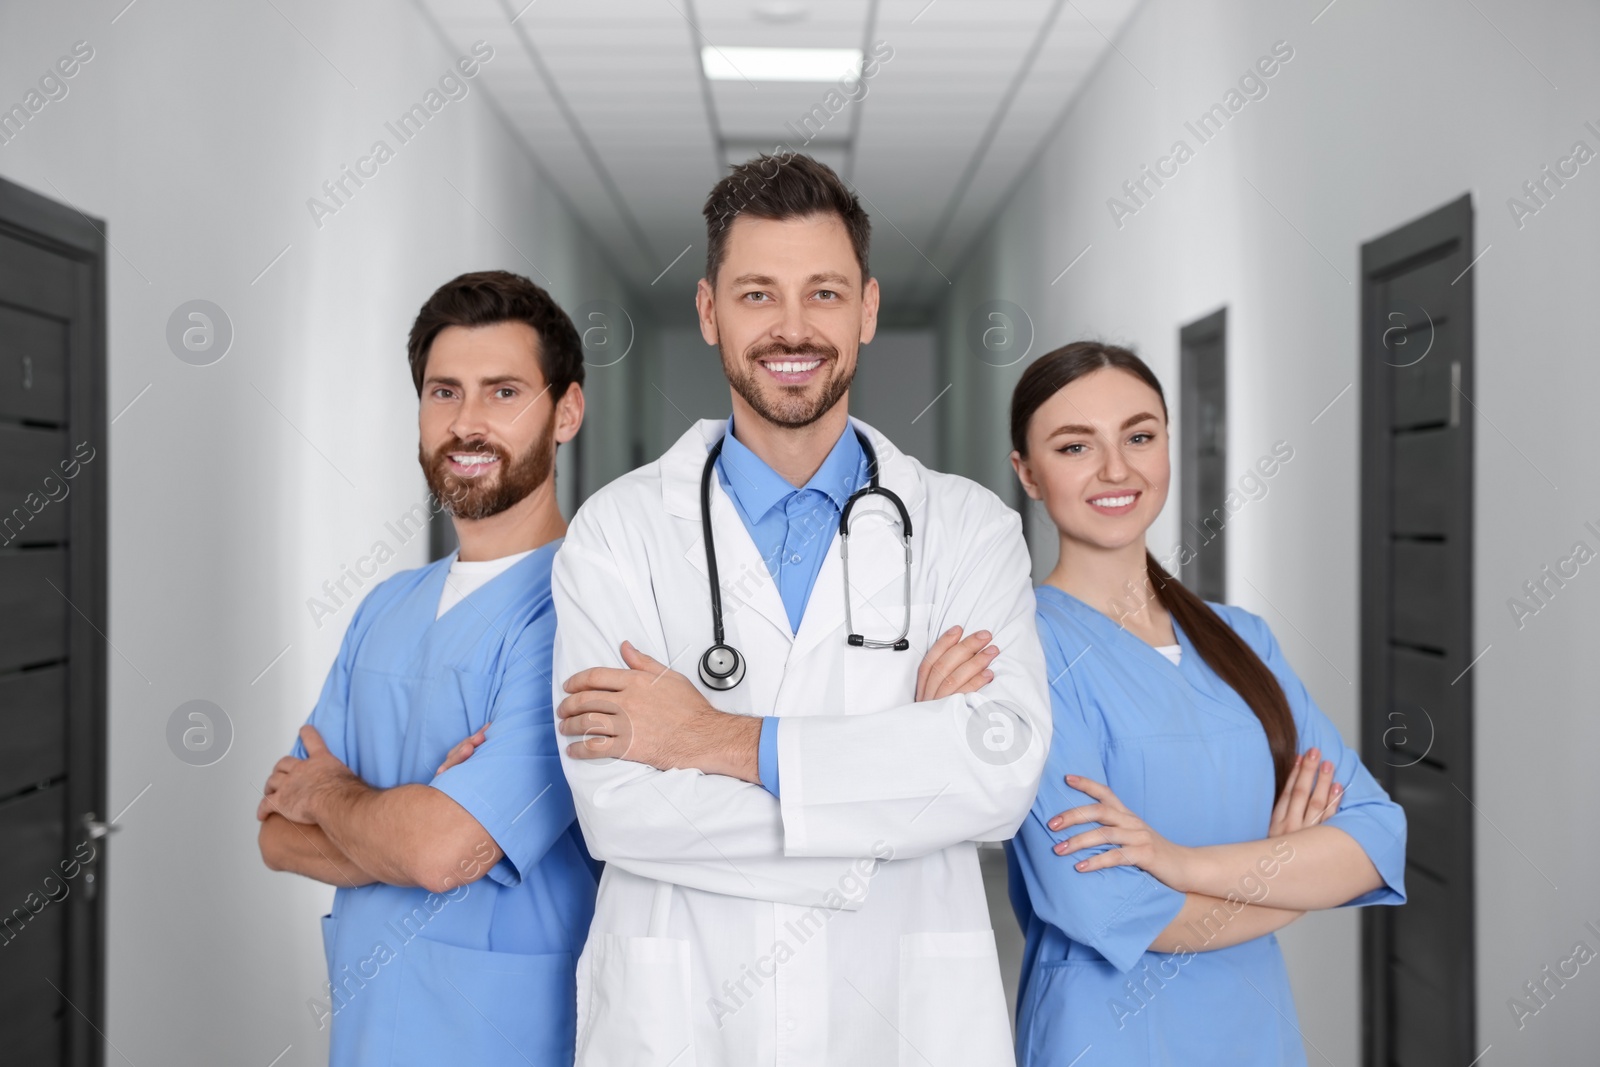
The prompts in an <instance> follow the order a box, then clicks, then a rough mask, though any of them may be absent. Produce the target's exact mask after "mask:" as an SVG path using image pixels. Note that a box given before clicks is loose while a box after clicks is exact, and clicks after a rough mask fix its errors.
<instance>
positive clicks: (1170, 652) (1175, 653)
mask: <svg viewBox="0 0 1600 1067" xmlns="http://www.w3.org/2000/svg"><path fill="white" fill-rule="evenodd" d="M1154 648H1155V650H1156V651H1157V652H1159V653H1161V654H1162V655H1163V656H1165V657H1167V658H1168V659H1169V660H1171V661H1172V665H1173V666H1174V667H1176V666H1177V665H1178V661H1179V660H1180V659H1182V658H1183V646H1182V645H1155V646H1154Z"/></svg>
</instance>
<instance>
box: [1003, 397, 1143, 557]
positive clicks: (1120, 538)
mask: <svg viewBox="0 0 1600 1067" xmlns="http://www.w3.org/2000/svg"><path fill="white" fill-rule="evenodd" d="M1167 444H1168V437H1167V420H1166V414H1165V410H1164V408H1163V405H1162V403H1161V397H1160V396H1159V395H1157V393H1156V391H1155V390H1154V389H1152V388H1150V387H1149V386H1148V385H1146V384H1145V383H1144V382H1142V381H1140V380H1139V379H1138V378H1137V377H1135V376H1134V375H1132V374H1130V373H1128V372H1127V371H1123V370H1118V369H1116V368H1113V367H1106V368H1102V369H1100V370H1096V371H1091V372H1090V373H1088V374H1085V375H1084V376H1083V377H1081V378H1078V379H1076V380H1075V381H1073V382H1071V383H1070V384H1068V385H1066V386H1064V387H1063V388H1061V389H1059V390H1057V391H1056V393H1055V394H1054V395H1053V396H1051V397H1050V398H1049V399H1048V400H1046V401H1045V402H1044V403H1043V404H1042V405H1041V406H1040V407H1039V409H1038V410H1037V411H1036V412H1034V415H1033V418H1032V419H1031V420H1030V421H1029V423H1028V455H1027V457H1026V458H1021V457H1016V455H1015V453H1013V457H1014V459H1013V462H1014V464H1016V466H1017V468H1018V475H1019V476H1020V477H1021V478H1022V483H1023V486H1024V487H1025V488H1026V489H1027V491H1028V495H1029V496H1031V497H1032V498H1033V499H1035V500H1039V501H1042V502H1043V503H1044V506H1045V510H1047V511H1048V512H1049V513H1050V518H1051V519H1052V520H1054V522H1055V524H1056V528H1057V529H1059V530H1060V531H1061V534H1062V536H1063V537H1064V538H1065V539H1067V540H1069V541H1074V542H1077V543H1079V544H1081V545H1084V546H1086V547H1092V548H1095V549H1100V550H1105V551H1114V550H1118V549H1123V548H1126V547H1128V546H1130V545H1134V544H1137V545H1139V546H1141V547H1142V546H1143V545H1144V536H1145V531H1146V530H1148V529H1149V528H1150V524H1151V523H1153V522H1154V521H1155V518H1156V516H1157V515H1159V514H1160V513H1161V508H1162V506H1163V505H1164V504H1166V501H1167V487H1168V484H1169V483H1170V482H1171V479H1172V467H1171V465H1170V462H1169V459H1168V456H1167Z"/></svg>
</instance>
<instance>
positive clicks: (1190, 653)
mask: <svg viewBox="0 0 1600 1067" xmlns="http://www.w3.org/2000/svg"><path fill="white" fill-rule="evenodd" d="M1041 589H1048V590H1050V592H1052V593H1054V594H1056V596H1058V597H1059V598H1061V600H1063V601H1064V602H1065V603H1066V606H1067V608H1068V609H1069V610H1071V611H1073V612H1074V613H1075V614H1077V615H1080V616H1083V615H1088V616H1090V617H1092V618H1093V620H1094V621H1093V622H1092V623H1091V625H1093V626H1095V627H1096V628H1097V629H1100V630H1108V629H1109V630H1112V631H1114V632H1115V633H1117V634H1120V635H1121V636H1122V637H1124V638H1126V639H1127V640H1129V641H1132V642H1133V643H1134V644H1136V645H1138V646H1139V647H1140V648H1142V649H1144V650H1145V654H1146V655H1148V656H1153V657H1154V658H1155V659H1157V660H1159V661H1160V662H1161V667H1162V669H1165V670H1170V671H1174V672H1176V673H1177V675H1178V677H1179V678H1182V679H1183V680H1184V682H1185V683H1187V684H1188V685H1189V686H1190V687H1191V688H1194V689H1198V688H1199V686H1197V685H1195V682H1194V679H1193V678H1191V677H1190V676H1189V673H1188V670H1187V669H1186V667H1185V665H1186V664H1190V663H1192V662H1193V661H1194V660H1195V659H1196V658H1197V657H1198V656H1199V653H1198V652H1196V651H1195V650H1194V645H1193V643H1192V642H1190V640H1189V635H1188V634H1186V633H1184V632H1183V627H1182V626H1179V625H1178V620H1177V619H1176V618H1174V619H1173V620H1172V633H1173V636H1174V637H1176V638H1177V641H1178V647H1179V648H1181V649H1182V650H1183V654H1182V655H1181V656H1179V657H1178V662H1177V663H1174V662H1172V661H1171V660H1170V659H1168V658H1167V657H1166V656H1165V655H1163V654H1162V652H1161V650H1160V649H1158V648H1157V647H1156V646H1155V645H1152V644H1151V643H1150V642H1148V641H1146V640H1145V639H1144V638H1142V637H1139V636H1137V635H1136V634H1133V633H1130V632H1129V631H1128V628H1127V627H1126V626H1123V625H1121V624H1120V623H1117V622H1115V621H1114V620H1113V619H1112V618H1111V616H1109V615H1107V614H1106V613H1105V612H1103V611H1100V610H1099V609H1098V608H1095V607H1092V606H1091V605H1089V604H1088V603H1086V602H1084V601H1082V600H1080V599H1078V598H1077V597H1075V596H1073V595H1072V594H1071V593H1069V592H1067V591H1066V590H1065V589H1062V588H1061V587H1060V586H1055V585H1051V584H1049V583H1048V582H1045V583H1042V584H1040V585H1038V586H1036V587H1035V589H1034V592H1035V595H1037V594H1038V591H1039V590H1041Z"/></svg>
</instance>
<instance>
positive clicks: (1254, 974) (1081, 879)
mask: <svg viewBox="0 0 1600 1067" xmlns="http://www.w3.org/2000/svg"><path fill="white" fill-rule="evenodd" d="M1036 592H1037V597H1038V620H1039V636H1040V639H1041V641H1042V642H1043V644H1044V650H1045V664H1046V669H1047V671H1048V676H1049V678H1050V679H1051V685H1050V692H1051V704H1052V712H1053V715H1054V721H1055V733H1054V736H1053V737H1052V740H1051V744H1050V754H1049V757H1048V759H1047V761H1046V764H1045V769H1044V775H1043V778H1042V780H1041V782H1040V786H1039V797H1038V799H1037V800H1036V801H1035V803H1034V805H1033V810H1032V811H1031V812H1030V813H1029V815H1028V818H1027V819H1026V820H1025V821H1024V822H1023V824H1022V828H1021V829H1020V830H1019V831H1018V834H1017V836H1016V838H1015V839H1014V840H1013V841H1011V842H1009V843H1008V844H1007V846H1006V853H1007V859H1008V862H1009V866H1010V873H1011V901H1012V906H1013V908H1014V909H1015V911H1016V913H1017V919H1018V921H1019V922H1020V923H1021V924H1022V927H1023V930H1024V931H1025V933H1026V936H1027V944H1026V948H1025V950H1024V955H1023V971H1022V983H1021V987H1020V989H1019V992H1018V1007H1017V1060H1018V1063H1019V1064H1022V1065H1023V1067H1046V1065H1049V1067H1066V1065H1067V1064H1070V1063H1073V1062H1074V1060H1075V1058H1076V1057H1077V1056H1079V1055H1080V1054H1081V1053H1082V1052H1083V1051H1084V1050H1085V1048H1086V1047H1087V1046H1093V1050H1094V1051H1093V1053H1092V1054H1091V1055H1090V1056H1089V1057H1087V1058H1085V1060H1084V1061H1083V1064H1088V1063H1091V1062H1092V1063H1094V1064H1096V1065H1124V1064H1129V1065H1131V1064H1165V1063H1182V1064H1186V1065H1194V1064H1216V1065H1218V1067H1222V1065H1226V1067H1252V1065H1259V1067H1283V1065H1285V1064H1304V1063H1305V1062H1306V1059H1305V1051H1304V1047H1303V1045H1302V1043H1301V1037H1300V1033H1299V1030H1298V1023H1297V1021H1296V1016H1295V1009H1294V998H1293V995H1292V994H1291V992H1290V989H1289V977H1288V973H1287V971H1286V970H1285V968H1284V963H1283V956H1282V953H1281V952H1280V951H1279V949H1278V939H1277V937H1276V936H1271V935H1269V936H1267V937H1262V938H1256V939H1255V940H1252V941H1247V942H1245V943H1243V944H1239V945H1235V946H1233V947H1230V948H1223V949H1217V950H1214V951H1193V952H1188V953H1171V954H1169V953H1161V952H1150V951H1147V949H1148V947H1149V944H1150V942H1151V941H1153V940H1155V938H1156V936H1157V935H1158V934H1160V933H1161V931H1163V930H1164V929H1166V927H1167V926H1168V925H1169V924H1170V923H1171V922H1172V920H1173V919H1174V918H1175V917H1176V916H1177V914H1178V911H1179V909H1180V907H1181V906H1182V904H1183V894H1181V893H1178V892H1175V891H1174V890H1172V889H1169V888H1167V887H1166V886H1165V885H1163V884H1162V883H1160V882H1158V881H1157V880H1156V879H1155V878H1153V877H1151V876H1150V875H1148V874H1146V873H1145V872H1144V871H1141V870H1139V869H1138V868H1136V867H1123V866H1119V867H1111V868H1107V869H1105V870H1101V871H1090V872H1080V871H1077V870H1075V869H1074V867H1073V864H1074V863H1075V862H1076V861H1078V860H1080V859H1083V858H1084V857H1085V856H1087V855H1091V854H1093V853H1094V852H1098V851H1103V848H1097V849H1089V850H1084V851H1083V852H1078V853H1074V854H1072V855H1071V856H1057V855H1056V854H1055V853H1054V852H1052V851H1051V849H1052V847H1053V846H1054V845H1055V844H1056V843H1057V842H1059V841H1063V840H1065V839H1066V838H1067V837H1068V836H1070V833H1078V832H1082V831H1081V828H1079V829H1078V830H1071V829H1070V828H1069V831H1070V833H1069V832H1060V833H1058V832H1054V831H1052V830H1050V829H1049V828H1048V826H1047V825H1046V824H1047V822H1048V821H1049V820H1050V819H1051V818H1053V817H1054V816H1056V815H1057V814H1059V813H1061V812H1063V811H1066V810H1067V809H1069V808H1073V807H1077V806H1079V805H1083V804H1091V803H1094V800H1093V798H1092V797H1089V796H1087V795H1086V794H1083V793H1080V792H1078V791H1077V790H1075V789H1071V788H1069V787H1068V786H1067V784H1066V782H1065V781H1064V780H1063V779H1064V776H1065V775H1067V774H1077V775H1082V776H1083V777H1086V778H1091V779H1093V780H1095V781H1099V782H1104V783H1105V784H1107V785H1108V786H1110V788H1111V790H1112V791H1113V792H1115V793H1116V794H1117V796H1118V798H1119V799H1121V800H1122V802H1123V803H1124V804H1125V805H1126V806H1127V807H1128V809H1129V810H1131V811H1133V812H1135V813H1136V814H1138V815H1139V816H1140V817H1141V818H1142V819H1144V820H1145V821H1146V822H1147V823H1149V824H1150V825H1151V826H1152V827H1154V828H1155V829H1156V830H1157V831H1159V832H1160V833H1161V834H1162V835H1163V836H1165V837H1166V838H1168V839H1169V840H1171V841H1174V842H1176V843H1178V844H1181V845H1194V846H1198V845H1212V844H1224V843H1229V842H1237V841H1252V840H1259V839H1263V838H1265V837H1266V836H1267V828H1268V824H1269V823H1270V821H1271V815H1272V806H1273V802H1274V800H1275V799H1276V787H1275V781H1274V776H1273V775H1274V771H1273V764H1272V756H1271V753H1270V751H1269V749H1268V747H1267V737H1266V732H1265V730H1263V729H1262V726H1261V723H1260V720H1258V719H1257V718H1256V716H1255V713H1254V712H1253V711H1252V710H1251V709H1250V706H1249V705H1248V704H1246V703H1245V702H1244V700H1242V699H1241V698H1240V697H1239V695H1238V694H1237V693H1235V692H1234V691H1233V689H1232V688H1231V687H1230V686H1228V684H1227V683H1226V682H1224V681H1223V680H1222V679H1221V678H1219V677H1217V675H1216V673H1215V672H1214V671H1212V670H1211V668H1210V667H1209V666H1208V665H1207V664H1206V662H1205V661H1204V660H1203V659H1202V658H1201V657H1200V654H1199V653H1198V652H1196V651H1195V649H1194V646H1193V644H1191V643H1190V640H1189V637H1188V635H1187V634H1185V633H1184V632H1183V630H1182V628H1181V627H1179V626H1178V625H1177V623H1176V622H1174V624H1173V630H1174V631H1175V632H1176V634H1177V637H1178V643H1179V644H1180V645H1181V646H1182V648H1183V655H1182V657H1181V661H1180V663H1179V664H1178V665H1174V664H1173V663H1172V662H1171V661H1170V660H1168V659H1167V658H1166V657H1165V656H1163V655H1162V654H1161V653H1160V652H1158V651H1156V649H1155V648H1153V647H1152V646H1151V645H1149V644H1147V643H1146V642H1144V641H1142V640H1140V639H1139V638H1138V637H1135V636H1134V635H1132V634H1130V633H1128V632H1127V631H1126V630H1125V629H1123V628H1122V627H1121V626H1119V625H1117V623H1115V622H1113V621H1112V620H1111V619H1110V618H1108V617H1107V616H1106V615H1104V614H1102V613H1101V612H1099V611H1096V610H1095V609H1094V608H1091V607H1090V606H1089V605H1087V604H1085V603H1084V602H1083V601H1081V600H1078V599H1077V598H1075V597H1073V596H1070V595H1069V594H1067V593H1064V592H1062V591H1061V590H1059V589H1057V588H1055V587H1053V586H1048V585H1044V586H1040V587H1039V588H1038V589H1037V590H1036ZM1211 607H1212V609H1213V610H1214V611H1216V612H1217V614H1218V615H1220V616H1221V617H1222V619H1223V620H1224V621H1225V622H1226V623H1227V624H1228V625H1229V626H1231V627H1232V628H1233V629H1234V631H1235V632H1236V633H1238V634H1239V636H1240V637H1241V638H1243V639H1244V641H1245V643H1246V644H1248V645H1249V646H1250V647H1251V648H1252V649H1253V650H1254V651H1255V653H1256V654H1257V655H1258V656H1260V657H1261V659H1262V661H1263V662H1264V663H1265V664H1266V665H1267V667H1268V668H1269V669H1270V670H1271V671H1272V673H1273V674H1274V675H1276V676H1277V679H1278V682H1279V684H1280V685H1282V686H1283V691H1284V694H1285V696H1286V697H1287V698H1288V701H1289V707H1290V709H1291V711H1292V712H1293V714H1294V720H1295V727H1296V730H1297V731H1298V745H1299V751H1301V752H1305V751H1306V750H1307V749H1310V748H1312V747H1316V748H1320V749H1321V750H1322V756H1323V758H1324V759H1326V760H1331V761H1332V762H1333V764H1334V766H1335V768H1336V771H1335V776H1336V781H1338V782H1339V783H1340V784H1342V785H1343V786H1344V788H1345V796H1344V800H1343V803H1342V804H1341V806H1340V809H1339V811H1338V813H1337V814H1336V815H1334V816H1333V817H1332V818H1331V819H1329V820H1328V822H1327V824H1328V825H1330V826H1337V827H1339V828H1340V829H1341V830H1344V831H1345V832H1346V833H1348V834H1349V835H1350V836H1351V837H1352V838H1354V839H1355V841H1356V843H1357V844H1359V845H1360V846H1361V847H1362V848H1363V849H1364V850H1365V851H1366V853H1367V856H1368V857H1369V858H1370V859H1371V860H1372V862H1373V864H1374V866H1376V867H1377V869H1378V873H1379V875H1380V876H1381V877H1382V878H1383V881H1384V885H1383V887H1381V888H1379V889H1376V890H1374V891H1372V892H1371V893H1367V894H1364V895H1363V896H1361V897H1358V898H1357V899H1355V900H1352V901H1350V902H1349V903H1350V904H1351V905H1364V904H1403V903H1404V902H1405V883H1404V877H1405V840H1406V824H1405V814H1404V812H1403V811H1402V810H1401V809H1400V807H1399V806H1398V805H1397V804H1395V803H1394V802H1393V801H1392V800H1390V799H1389V797H1388V795H1387V794H1386V793H1385V792H1384V791H1383V789H1382V787H1380V786H1379V785H1378V783H1377V782H1376V781H1375V780H1374V779H1373V777H1372V775H1371V774H1370V773H1368V771H1367V769H1366V768H1365V767H1364V766H1362V764H1361V760H1360V758H1359V757H1358V756H1357V754H1356V753H1355V752H1354V751H1353V750H1351V749H1349V748H1346V747H1345V745H1344V742H1343V740H1342V739H1341V738H1340V736H1339V731H1338V730H1337V729H1336V728H1335V727H1334V725H1333V724H1332V723H1331V722H1329V721H1328V718H1327V716H1325V715H1324V714H1323V713H1322V712H1321V711H1320V710H1319V709H1318V708H1317V706H1316V703H1315V702H1314V701H1312V699H1311V696H1310V694H1309V693H1307V692H1306V689H1305V686H1304V685H1302V684H1301V682H1300V679H1299V678H1298V677H1296V675H1295V673H1294V671H1293V670H1292V669H1290V667H1289V664H1288V662H1287V661H1286V660H1285V659H1284V657H1283V652H1282V650H1281V649H1279V647H1278V643H1277V641H1276V640H1275V639H1274V638H1273V636H1272V632H1271V631H1270V630H1269V629H1268V628H1267V625H1266V623H1265V622H1263V621H1262V620H1261V619H1260V618H1259V617H1257V616H1255V615H1252V614H1251V613H1250V612H1248V611H1244V610H1242V609H1240V608H1235V607H1229V606H1227V605H1223V604H1212V605H1211ZM1105 847H1110V846H1105ZM1288 862H1292V858H1291V859H1290V860H1289V861H1288ZM1269 866H1270V865H1269ZM1271 873H1272V874H1276V873H1277V869H1276V868H1274V869H1273V870H1272V872H1271ZM1271 889H1272V879H1271V877H1270V876H1269V875H1268V874H1267V873H1266V872H1264V871H1256V872H1253V873H1244V872H1241V880H1240V884H1239V886H1238V888H1237V890H1236V893H1237V896H1238V898H1239V899H1240V900H1246V901H1248V900H1257V901H1260V902H1262V903H1264V904H1268V905H1270V903H1271V899H1272V897H1271ZM1225 921H1226V919H1225V918H1218V919H1217V920H1216V921H1215V922H1214V923H1213V927H1212V928H1213V929H1216V928H1220V927H1221V926H1222V925H1223V923H1224V922H1225ZM1206 936H1207V934H1206V932H1205V931H1204V930H1199V929H1197V930H1196V931H1195V936H1194V938H1193V939H1192V943H1191V944H1190V946H1189V947H1190V948H1197V947H1198V946H1200V945H1201V944H1203V943H1204V942H1205V940H1206ZM1080 1067H1082V1065H1080Z"/></svg>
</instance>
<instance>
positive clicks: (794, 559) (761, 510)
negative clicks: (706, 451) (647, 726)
mask: <svg viewBox="0 0 1600 1067" xmlns="http://www.w3.org/2000/svg"><path fill="white" fill-rule="evenodd" d="M717 480H718V481H720V482H721V483H722V488H723V489H724V490H726V491H727V494H728V497H729V498H730V499H731V500H732V501H733V507H734V510H735V511H737V512H738V513H739V518H740V519H741V520H743V522H744V526H745V529H746V530H749V531H750V538H751V540H753V541H754V542H755V544H756V549H757V551H759V552H760V553H761V558H762V560H764V561H765V562H766V564H767V572H768V573H769V574H771V575H772V577H773V580H774V581H776V582H777V583H778V595H779V596H780V597H781V598H782V599H783V606H784V610H785V611H787V612H788V614H789V629H790V630H791V631H794V632H798V631H799V629H800V618H801V616H803V615H804V614H805V610H806V601H808V600H809V599H811V587H812V586H813V585H815V584H816V582H817V574H818V573H819V572H820V571H821V570H822V561H823V558H824V557H826V556H827V554H828V546H829V545H831V544H832V543H833V538H834V535H835V534H836V533H837V532H838V530H839V513H840V512H841V511H843V510H844V504H845V501H846V500H849V499H850V495H851V494H852V493H854V492H855V491H856V490H857V489H860V488H861V487H862V486H864V485H866V484H867V483H868V481H869V480H870V479H869V475H868V471H867V455H866V453H865V452H864V451H863V450H862V448H861V442H860V441H858V440H856V435H855V429H854V427H852V426H848V425H847V426H846V427H845V431H844V433H842V434H840V435H839V440H838V441H836V442H835V443H834V446H833V448H832V450H831V451H829V453H828V455H827V458H826V459H824V460H823V461H822V466H821V467H818V468H817V473H816V474H814V475H812V476H811V480H810V481H808V482H807V483H806V484H805V485H804V486H802V487H801V488H799V489H796V488H795V487H794V486H793V485H791V484H790V483H789V481H788V480H787V479H785V478H784V477H783V476H782V475H780V474H779V473H778V472H777V471H775V470H773V469H772V468H771V467H769V466H767V464H766V462H765V461H764V460H762V458H761V457H760V456H758V455H756V454H755V453H754V452H752V451H750V449H748V448H746V447H745V446H744V445H743V444H742V443H740V441H739V440H738V438H736V437H734V436H733V419H732V417H731V416H730V417H729V419H728V432H727V436H726V437H725V438H724V439H723V443H722V454H721V455H720V456H718V457H717ZM756 763H757V768H758V772H759V774H760V776H761V784H762V785H763V786H765V787H766V789H767V791H768V792H770V793H771V794H772V795H773V796H777V795H778V719H777V716H768V717H767V718H766V719H765V720H763V721H762V723H761V742H760V747H759V748H758V749H757V752H756Z"/></svg>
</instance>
